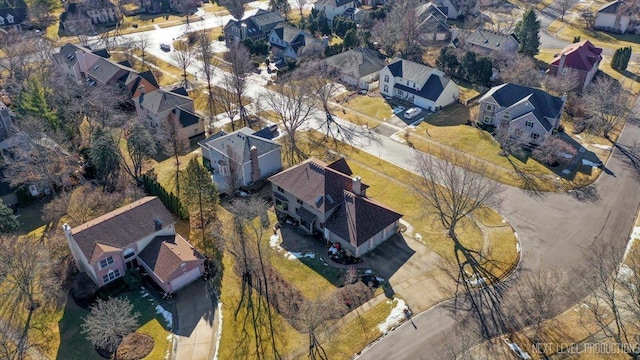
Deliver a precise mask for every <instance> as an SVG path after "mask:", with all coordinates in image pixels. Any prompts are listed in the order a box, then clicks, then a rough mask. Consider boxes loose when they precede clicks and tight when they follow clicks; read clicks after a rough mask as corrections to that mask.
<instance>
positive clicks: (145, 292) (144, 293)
mask: <svg viewBox="0 0 640 360" xmlns="http://www.w3.org/2000/svg"><path fill="white" fill-rule="evenodd" d="M140 294H141V296H142V297H143V298H144V297H147V296H149V293H148V292H147V290H146V289H145V288H142V290H140Z"/></svg>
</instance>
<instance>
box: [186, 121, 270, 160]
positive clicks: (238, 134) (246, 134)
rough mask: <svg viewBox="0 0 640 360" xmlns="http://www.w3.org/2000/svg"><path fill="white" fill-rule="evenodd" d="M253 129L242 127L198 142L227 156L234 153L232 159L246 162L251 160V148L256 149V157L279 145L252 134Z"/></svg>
mask: <svg viewBox="0 0 640 360" xmlns="http://www.w3.org/2000/svg"><path fill="white" fill-rule="evenodd" d="M254 134H255V131H253V130H251V129H249V128H247V127H244V128H242V129H240V130H237V131H234V132H232V133H230V134H221V133H218V134H215V135H213V136H211V137H209V138H207V139H205V140H202V141H200V142H199V143H198V144H199V145H200V146H201V147H203V148H205V149H207V150H216V151H218V152H220V153H222V154H225V155H227V156H229V152H231V153H233V154H234V158H233V160H236V161H238V162H240V163H241V164H246V163H248V162H249V161H251V148H252V147H253V146H255V147H256V149H257V150H258V157H260V156H262V155H264V154H267V153H269V152H271V151H273V150H275V149H278V148H280V147H281V145H280V144H278V143H276V142H273V141H271V140H267V139H265V138H262V137H260V136H256V135H254Z"/></svg>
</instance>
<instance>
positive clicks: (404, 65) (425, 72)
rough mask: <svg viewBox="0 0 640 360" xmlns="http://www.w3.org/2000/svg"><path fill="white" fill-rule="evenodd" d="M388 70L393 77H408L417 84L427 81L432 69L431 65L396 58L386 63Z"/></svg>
mask: <svg viewBox="0 0 640 360" xmlns="http://www.w3.org/2000/svg"><path fill="white" fill-rule="evenodd" d="M387 67H388V68H389V71H391V74H392V75H393V76H394V77H401V78H403V79H410V80H411V81H413V82H415V83H417V84H420V85H422V84H424V83H425V82H427V80H428V79H429V77H430V76H431V74H432V73H433V71H434V70H435V69H434V68H432V67H429V66H427V65H422V64H418V63H414V62H413V61H409V60H404V59H398V60H396V61H394V62H392V63H390V64H389V65H387Z"/></svg>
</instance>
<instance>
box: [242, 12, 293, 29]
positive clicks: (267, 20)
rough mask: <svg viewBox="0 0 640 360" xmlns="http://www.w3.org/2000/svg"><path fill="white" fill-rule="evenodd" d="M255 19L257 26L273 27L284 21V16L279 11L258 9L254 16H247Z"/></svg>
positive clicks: (252, 19)
mask: <svg viewBox="0 0 640 360" xmlns="http://www.w3.org/2000/svg"><path fill="white" fill-rule="evenodd" d="M247 20H251V21H253V23H255V24H256V26H257V27H265V26H266V27H269V26H271V28H272V29H273V27H275V26H276V25H277V24H279V23H282V22H284V18H283V17H282V15H280V13H279V12H277V11H269V12H267V11H264V10H263V11H258V12H257V13H256V14H255V15H254V16H252V17H250V18H247Z"/></svg>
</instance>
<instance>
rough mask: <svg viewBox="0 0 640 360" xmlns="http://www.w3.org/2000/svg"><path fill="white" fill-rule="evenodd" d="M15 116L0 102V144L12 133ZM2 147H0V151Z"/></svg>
mask: <svg viewBox="0 0 640 360" xmlns="http://www.w3.org/2000/svg"><path fill="white" fill-rule="evenodd" d="M15 121H16V114H14V113H13V111H11V109H9V108H8V107H7V106H6V105H5V104H4V103H3V102H2V101H0V144H2V142H3V141H5V140H6V139H7V138H9V136H11V134H13V132H14V126H15ZM1 148H2V145H0V149H1Z"/></svg>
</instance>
